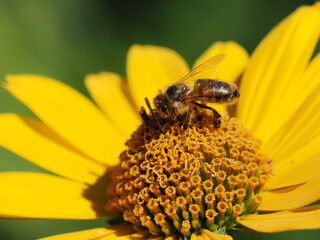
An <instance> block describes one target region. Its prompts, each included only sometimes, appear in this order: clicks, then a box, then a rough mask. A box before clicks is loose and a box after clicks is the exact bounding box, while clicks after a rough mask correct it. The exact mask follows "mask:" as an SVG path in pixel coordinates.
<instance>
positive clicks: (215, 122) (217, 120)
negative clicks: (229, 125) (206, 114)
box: [192, 102, 221, 128]
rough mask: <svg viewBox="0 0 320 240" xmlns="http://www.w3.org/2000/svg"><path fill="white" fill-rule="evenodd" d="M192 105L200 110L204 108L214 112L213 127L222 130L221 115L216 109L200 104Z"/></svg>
mask: <svg viewBox="0 0 320 240" xmlns="http://www.w3.org/2000/svg"><path fill="white" fill-rule="evenodd" d="M192 103H193V104H195V105H196V106H198V107H200V108H204V109H208V110H210V111H211V112H212V115H213V126H214V127H215V128H220V124H221V121H220V118H221V115H220V113H218V112H217V110H215V109H214V108H212V107H209V106H207V105H204V104H201V103H198V102H192Z"/></svg>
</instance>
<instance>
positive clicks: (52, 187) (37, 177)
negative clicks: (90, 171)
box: [0, 172, 105, 219]
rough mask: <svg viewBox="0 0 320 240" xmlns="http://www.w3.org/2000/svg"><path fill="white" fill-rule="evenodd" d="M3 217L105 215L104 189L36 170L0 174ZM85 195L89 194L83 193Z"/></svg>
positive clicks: (73, 217) (88, 216)
mask: <svg viewBox="0 0 320 240" xmlns="http://www.w3.org/2000/svg"><path fill="white" fill-rule="evenodd" d="M0 189H1V191H0V217H2V218H59V219H61V218H65V219H93V218H97V217H98V216H101V215H104V210H103V205H100V204H98V203H97V202H94V201H93V200H89V199H87V198H93V199H98V200H103V199H104V198H105V193H104V191H102V190H94V189H90V192H89V189H88V186H87V185H85V184H81V183H77V182H73V181H70V180H66V179H63V178H61V177H57V176H53V175H48V174H43V173H34V172H5V173H1V174H0ZM84 195H86V197H84Z"/></svg>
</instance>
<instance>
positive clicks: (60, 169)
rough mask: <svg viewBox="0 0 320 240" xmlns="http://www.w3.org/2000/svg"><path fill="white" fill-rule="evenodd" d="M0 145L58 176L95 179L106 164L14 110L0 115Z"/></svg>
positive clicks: (38, 122) (102, 172)
mask: <svg viewBox="0 0 320 240" xmlns="http://www.w3.org/2000/svg"><path fill="white" fill-rule="evenodd" d="M0 132H1V134H0V145H1V146H3V147H5V148H7V149H9V150H10V151H12V152H14V153H16V154H18V155H20V156H22V157H24V158H26V159H28V160H29V161H31V162H33V163H35V164H37V165H39V166H40V167H43V168H45V169H47V170H49V171H51V172H54V173H56V174H59V175H61V176H64V177H67V178H70V179H74V180H77V181H80V182H86V183H94V182H95V181H96V180H97V177H98V176H101V175H103V174H104V171H105V167H103V166H102V165H99V164H97V163H95V162H92V161H91V160H90V159H88V158H86V157H84V156H82V155H81V154H80V153H78V152H76V151H75V150H74V149H72V147H70V146H69V145H68V144H67V143H66V142H65V141H63V139H61V138H60V137H59V136H58V135H57V134H56V133H55V132H53V131H52V130H51V129H50V128H48V127H47V126H46V125H44V124H43V123H41V122H40V121H38V120H35V119H32V118H28V117H21V116H17V115H15V114H1V115H0Z"/></svg>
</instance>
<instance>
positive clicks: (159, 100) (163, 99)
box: [153, 93, 172, 118]
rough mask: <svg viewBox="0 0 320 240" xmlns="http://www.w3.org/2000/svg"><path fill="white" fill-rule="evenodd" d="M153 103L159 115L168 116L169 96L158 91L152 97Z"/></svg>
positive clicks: (170, 110) (169, 112)
mask: <svg viewBox="0 0 320 240" xmlns="http://www.w3.org/2000/svg"><path fill="white" fill-rule="evenodd" d="M153 104H154V106H155V107H156V109H157V111H158V113H159V115H160V117H162V118H168V117H170V116H171V114H172V109H171V107H170V101H169V98H168V97H167V96H166V95H164V94H162V93H160V94H158V95H157V96H156V97H155V98H154V99H153Z"/></svg>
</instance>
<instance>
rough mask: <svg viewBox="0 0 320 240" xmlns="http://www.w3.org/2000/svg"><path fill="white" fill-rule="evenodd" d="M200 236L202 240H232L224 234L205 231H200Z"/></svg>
mask: <svg viewBox="0 0 320 240" xmlns="http://www.w3.org/2000/svg"><path fill="white" fill-rule="evenodd" d="M200 232H201V236H202V237H203V239H210V240H232V237H231V236H229V235H226V234H218V233H213V232H210V231H209V230H207V229H201V230H200Z"/></svg>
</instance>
